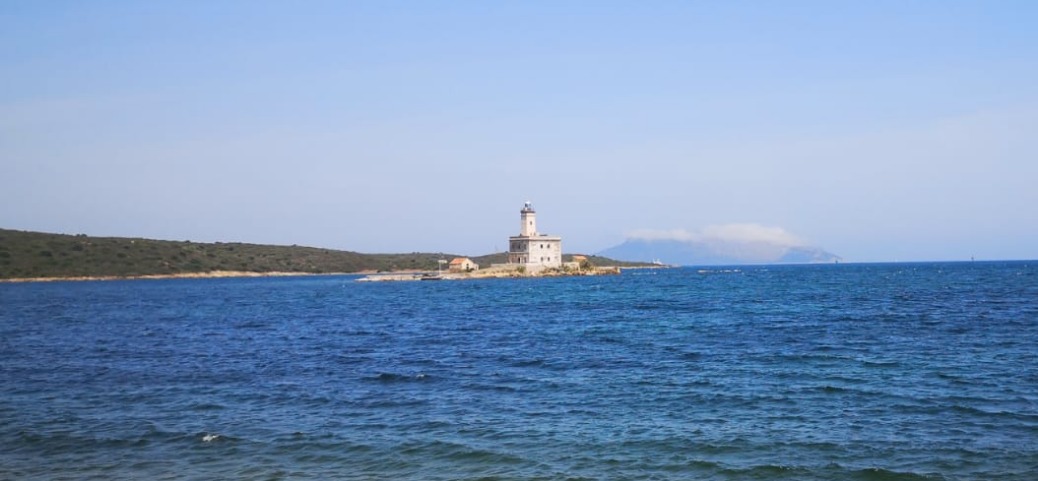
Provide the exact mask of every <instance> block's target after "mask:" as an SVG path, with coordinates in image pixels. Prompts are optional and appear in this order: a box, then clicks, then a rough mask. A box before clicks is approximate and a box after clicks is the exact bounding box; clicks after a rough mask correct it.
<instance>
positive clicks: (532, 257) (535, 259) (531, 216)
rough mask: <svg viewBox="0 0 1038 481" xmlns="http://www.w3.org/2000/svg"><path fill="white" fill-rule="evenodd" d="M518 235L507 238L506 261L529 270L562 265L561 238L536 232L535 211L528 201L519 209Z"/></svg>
mask: <svg viewBox="0 0 1038 481" xmlns="http://www.w3.org/2000/svg"><path fill="white" fill-rule="evenodd" d="M519 219H520V222H521V224H520V226H519V235H517V236H513V237H509V238H508V263H509V264H519V265H521V266H525V267H527V268H528V269H530V270H534V271H536V270H540V269H543V268H547V267H562V238H561V237H557V236H550V235H547V234H541V233H539V232H537V213H536V212H534V210H533V206H532V205H530V203H529V202H527V203H526V205H524V206H523V210H521V211H519Z"/></svg>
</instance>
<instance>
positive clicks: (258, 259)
mask: <svg viewBox="0 0 1038 481" xmlns="http://www.w3.org/2000/svg"><path fill="white" fill-rule="evenodd" d="M453 257H460V256H457V255H454V254H447V253H422V252H413V253H410V254H361V253H358V252H350V251H339V250H332V249H321V248H316V247H303V246H275V245H258V244H243V243H223V242H216V243H198V242H191V241H165V240H150V239H136V238H125V237H90V236H86V235H83V234H79V235H66V234H47V233H41V232H26V231H17V230H6V229H0V279H19V278H47V277H135V276H154V275H177V274H201V273H209V272H218V271H238V272H254V273H274V272H300V273H314V274H319V273H353V272H364V271H399V270H422V271H428V270H436V268H437V266H438V263H437V261H438V260H439V259H447V260H450V259H451V258H453ZM506 259H507V256H506V255H505V254H491V255H488V256H482V257H473V258H472V260H474V261H475V262H477V263H479V264H480V265H484V266H485V265H490V264H491V263H495V262H505V260H506ZM610 262H612V263H613V264H614V265H615V264H617V263H615V262H613V261H608V260H605V261H603V260H601V259H596V263H598V264H600V265H601V264H602V263H610ZM620 264H622V263H620Z"/></svg>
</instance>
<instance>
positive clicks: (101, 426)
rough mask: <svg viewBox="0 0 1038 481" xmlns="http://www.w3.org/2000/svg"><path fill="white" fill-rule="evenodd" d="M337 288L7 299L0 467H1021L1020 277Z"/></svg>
mask: <svg viewBox="0 0 1038 481" xmlns="http://www.w3.org/2000/svg"><path fill="white" fill-rule="evenodd" d="M355 280H356V278H355V277H350V276H313V277H293V278H249V279H169V280H137V281H98V282H51V283H21V284H0V479H5V480H8V479H10V480H22V479H29V480H60V479H69V480H73V479H74V480H82V479H98V480H139V479H149V480H152V479H154V480H181V479H184V480H209V479H236V480H281V479H285V480H295V479H313V480H867V481H873V480H876V481H879V480H1035V479H1038V262H1034V261H1031V262H983V263H982V262H976V263H972V262H971V263H920V264H839V265H815V266H766V267H765V266H760V267H732V268H703V269H697V268H679V269H658V270H630V271H625V272H624V273H623V274H622V275H619V276H604V277H572V278H540V279H485V280H468V281H440V282H378V283H361V282H355Z"/></svg>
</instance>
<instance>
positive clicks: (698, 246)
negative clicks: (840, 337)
mask: <svg viewBox="0 0 1038 481" xmlns="http://www.w3.org/2000/svg"><path fill="white" fill-rule="evenodd" d="M686 237H687V236H686ZM598 254H599V255H601V256H605V257H610V258H613V259H620V260H625V261H641V262H651V261H655V260H658V261H660V262H662V263H664V264H671V265H737V264H814V263H830V262H837V261H839V260H840V257H839V256H837V255H835V254H832V253H830V252H826V251H825V250H823V249H821V248H818V247H811V246H803V245H788V243H780V242H774V241H770V240H767V239H762V240H754V239H719V238H630V239H627V241H625V242H624V243H623V244H620V245H618V246H615V247H611V248H609V249H606V250H604V251H602V252H599V253H598Z"/></svg>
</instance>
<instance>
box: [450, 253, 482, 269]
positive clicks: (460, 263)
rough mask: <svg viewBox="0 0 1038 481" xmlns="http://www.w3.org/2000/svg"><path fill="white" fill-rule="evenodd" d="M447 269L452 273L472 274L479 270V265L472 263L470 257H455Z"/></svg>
mask: <svg viewBox="0 0 1038 481" xmlns="http://www.w3.org/2000/svg"><path fill="white" fill-rule="evenodd" d="M447 269H448V270H450V271H451V272H471V271H475V270H479V264H476V263H475V262H472V259H469V258H468V257H455V258H453V259H451V262H450V264H448V265H447Z"/></svg>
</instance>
